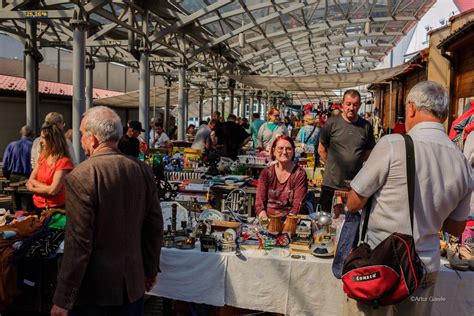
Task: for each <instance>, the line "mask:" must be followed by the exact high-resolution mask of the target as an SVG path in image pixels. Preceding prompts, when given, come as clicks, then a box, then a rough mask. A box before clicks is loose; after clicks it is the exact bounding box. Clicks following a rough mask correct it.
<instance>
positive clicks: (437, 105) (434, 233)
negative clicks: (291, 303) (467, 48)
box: [346, 81, 473, 315]
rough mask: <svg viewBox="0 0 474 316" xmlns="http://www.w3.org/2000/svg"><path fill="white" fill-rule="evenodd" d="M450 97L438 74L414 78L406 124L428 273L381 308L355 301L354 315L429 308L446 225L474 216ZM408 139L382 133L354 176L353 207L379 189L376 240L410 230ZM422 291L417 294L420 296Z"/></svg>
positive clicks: (417, 227) (459, 227)
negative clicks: (450, 128)
mask: <svg viewBox="0 0 474 316" xmlns="http://www.w3.org/2000/svg"><path fill="white" fill-rule="evenodd" d="M447 114H448V96H447V94H446V91H445V90H444V88H443V87H442V86H440V85H439V84H438V83H435V82H433V81H424V82H420V83H418V84H417V85H415V86H414V87H413V88H412V89H411V91H410V93H409V94H408V96H407V100H406V115H405V126H406V129H407V131H408V134H409V135H410V136H411V138H412V139H413V143H414V147H415V165H416V175H415V197H414V228H413V238H414V239H415V247H416V251H417V253H418V255H419V256H420V258H421V260H422V261H423V263H424V264H425V268H426V271H427V275H426V280H425V281H424V282H422V285H421V286H420V287H419V288H418V289H417V290H416V291H415V292H414V293H413V295H412V297H409V298H407V299H405V300H404V301H402V302H400V303H398V304H396V305H391V306H383V307H380V308H378V309H377V310H373V309H372V307H370V306H367V305H364V304H360V303H356V302H355V301H353V300H349V303H348V304H347V307H348V310H347V311H346V312H347V313H348V314H349V315H357V314H358V313H360V312H362V313H363V314H370V315H392V314H395V315H430V314H431V303H432V302H431V301H432V300H431V299H430V296H431V295H432V294H433V291H434V284H435V282H436V277H437V273H438V270H439V266H440V257H439V237H438V232H439V230H440V229H441V228H443V229H444V230H446V231H447V232H449V233H450V234H453V235H460V234H461V232H462V231H463V229H464V226H465V223H466V218H467V216H468V215H469V210H470V208H469V207H470V206H469V202H470V197H471V191H472V188H473V182H472V178H471V167H470V165H469V164H468V162H467V161H466V158H465V157H464V155H463V153H462V152H461V151H460V150H459V149H458V148H457V147H456V145H455V144H454V143H453V142H452V141H451V140H450V139H449V138H448V136H447V135H446V132H445V129H444V126H443V124H442V123H443V122H444V120H445V119H446V117H447ZM406 179H407V177H406V158H405V143H404V139H403V137H402V136H400V135H396V134H393V135H387V136H384V137H382V138H381V139H380V141H379V142H378V143H377V145H376V146H375V148H374V149H373V150H372V153H371V154H370V157H369V159H368V160H367V162H366V163H365V165H364V167H363V168H362V169H361V170H360V171H359V173H358V174H357V175H356V177H355V178H354V179H353V180H352V182H351V188H352V190H351V191H350V192H349V196H348V200H347V207H348V208H349V210H350V211H353V212H355V211H358V210H360V209H361V208H363V207H364V205H365V204H366V203H367V200H368V198H369V197H371V196H372V209H371V213H370V221H369V226H368V230H367V237H368V243H369V245H370V246H371V247H375V246H377V245H378V244H379V243H380V242H381V241H382V240H384V239H385V238H386V237H388V236H389V235H390V234H391V233H393V232H400V233H403V234H411V227H410V216H409V215H408V191H407V189H406V184H407V181H406ZM414 298H415V299H414Z"/></svg>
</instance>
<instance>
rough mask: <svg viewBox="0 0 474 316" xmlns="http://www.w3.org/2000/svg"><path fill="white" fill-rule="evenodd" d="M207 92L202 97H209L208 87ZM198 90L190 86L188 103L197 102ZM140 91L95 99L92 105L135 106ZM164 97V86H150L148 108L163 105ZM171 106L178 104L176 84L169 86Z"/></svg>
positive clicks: (137, 102) (136, 105)
mask: <svg viewBox="0 0 474 316" xmlns="http://www.w3.org/2000/svg"><path fill="white" fill-rule="evenodd" d="M205 91H207V92H208V93H207V94H206V93H204V97H210V92H209V89H206V90H205ZM199 95H200V90H199V89H197V88H190V90H189V95H188V100H189V101H188V102H189V103H196V102H199ZM139 97H140V91H139V90H136V91H131V92H128V93H124V94H122V95H118V96H113V97H108V98H101V99H95V100H94V105H105V106H111V107H126V108H135V107H138V104H139ZM165 98H166V88H165V87H163V86H158V87H152V88H151V89H150V108H151V107H153V106H154V105H156V107H164V106H165V102H166V101H165ZM170 104H171V107H175V106H176V105H177V104H178V86H177V85H174V86H172V87H171V94H170Z"/></svg>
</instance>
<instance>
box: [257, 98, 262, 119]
mask: <svg viewBox="0 0 474 316" xmlns="http://www.w3.org/2000/svg"><path fill="white" fill-rule="evenodd" d="M256 112H258V113H260V114H262V95H261V94H260V93H259V94H258V96H257V111H256Z"/></svg>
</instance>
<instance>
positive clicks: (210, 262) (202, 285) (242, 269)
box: [148, 244, 474, 315]
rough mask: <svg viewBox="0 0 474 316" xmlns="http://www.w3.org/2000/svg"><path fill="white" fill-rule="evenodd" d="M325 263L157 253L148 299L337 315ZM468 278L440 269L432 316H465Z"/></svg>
mask: <svg viewBox="0 0 474 316" xmlns="http://www.w3.org/2000/svg"><path fill="white" fill-rule="evenodd" d="M331 264H332V260H331V259H321V258H316V257H313V256H311V255H306V258H305V259H304V260H303V259H292V258H276V257H273V256H271V255H265V252H264V251H259V250H253V249H251V250H248V251H243V256H241V257H237V256H236V255H235V253H233V252H232V253H220V252H217V253H214V252H210V253H203V252H200V250H199V244H196V248H195V249H193V250H178V249H174V248H172V249H167V248H163V249H162V253H161V264H160V268H161V272H160V273H159V274H158V283H157V285H156V286H155V287H154V288H153V289H152V290H151V291H150V292H149V293H148V294H150V295H155V296H161V297H166V298H170V299H174V300H181V301H187V302H194V303H200V304H202V303H204V304H209V305H214V306H224V305H230V306H235V307H240V308H246V309H253V310H262V311H267V312H274V313H282V314H288V315H341V314H342V311H343V308H344V303H345V300H346V298H345V295H344V293H343V290H342V283H341V281H340V280H337V279H336V278H334V277H333V275H332V272H331ZM472 293H474V272H472V271H468V272H459V271H458V272H457V273H456V272H455V271H453V270H450V269H448V268H446V267H445V266H444V264H442V265H441V270H440V273H439V275H438V282H437V283H436V288H435V292H434V295H433V298H435V299H437V300H438V301H436V302H434V304H433V312H432V315H449V314H450V315H470V314H471V313H472V310H473V306H474V297H473V296H472Z"/></svg>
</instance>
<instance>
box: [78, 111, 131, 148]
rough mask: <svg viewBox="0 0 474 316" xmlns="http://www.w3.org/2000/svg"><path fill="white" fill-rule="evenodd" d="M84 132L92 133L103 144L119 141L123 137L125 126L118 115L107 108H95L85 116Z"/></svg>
mask: <svg viewBox="0 0 474 316" xmlns="http://www.w3.org/2000/svg"><path fill="white" fill-rule="evenodd" d="M83 124H84V130H85V131H86V132H91V133H92V134H94V135H95V137H97V140H98V141H99V142H101V143H103V142H107V141H118V140H119V139H120V137H122V133H123V126H122V121H121V120H120V117H119V116H118V115H117V113H116V112H115V111H114V110H112V109H110V108H108V107H106V106H95V107H92V108H90V109H89V110H87V111H86V112H85V113H84V115H83Z"/></svg>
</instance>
